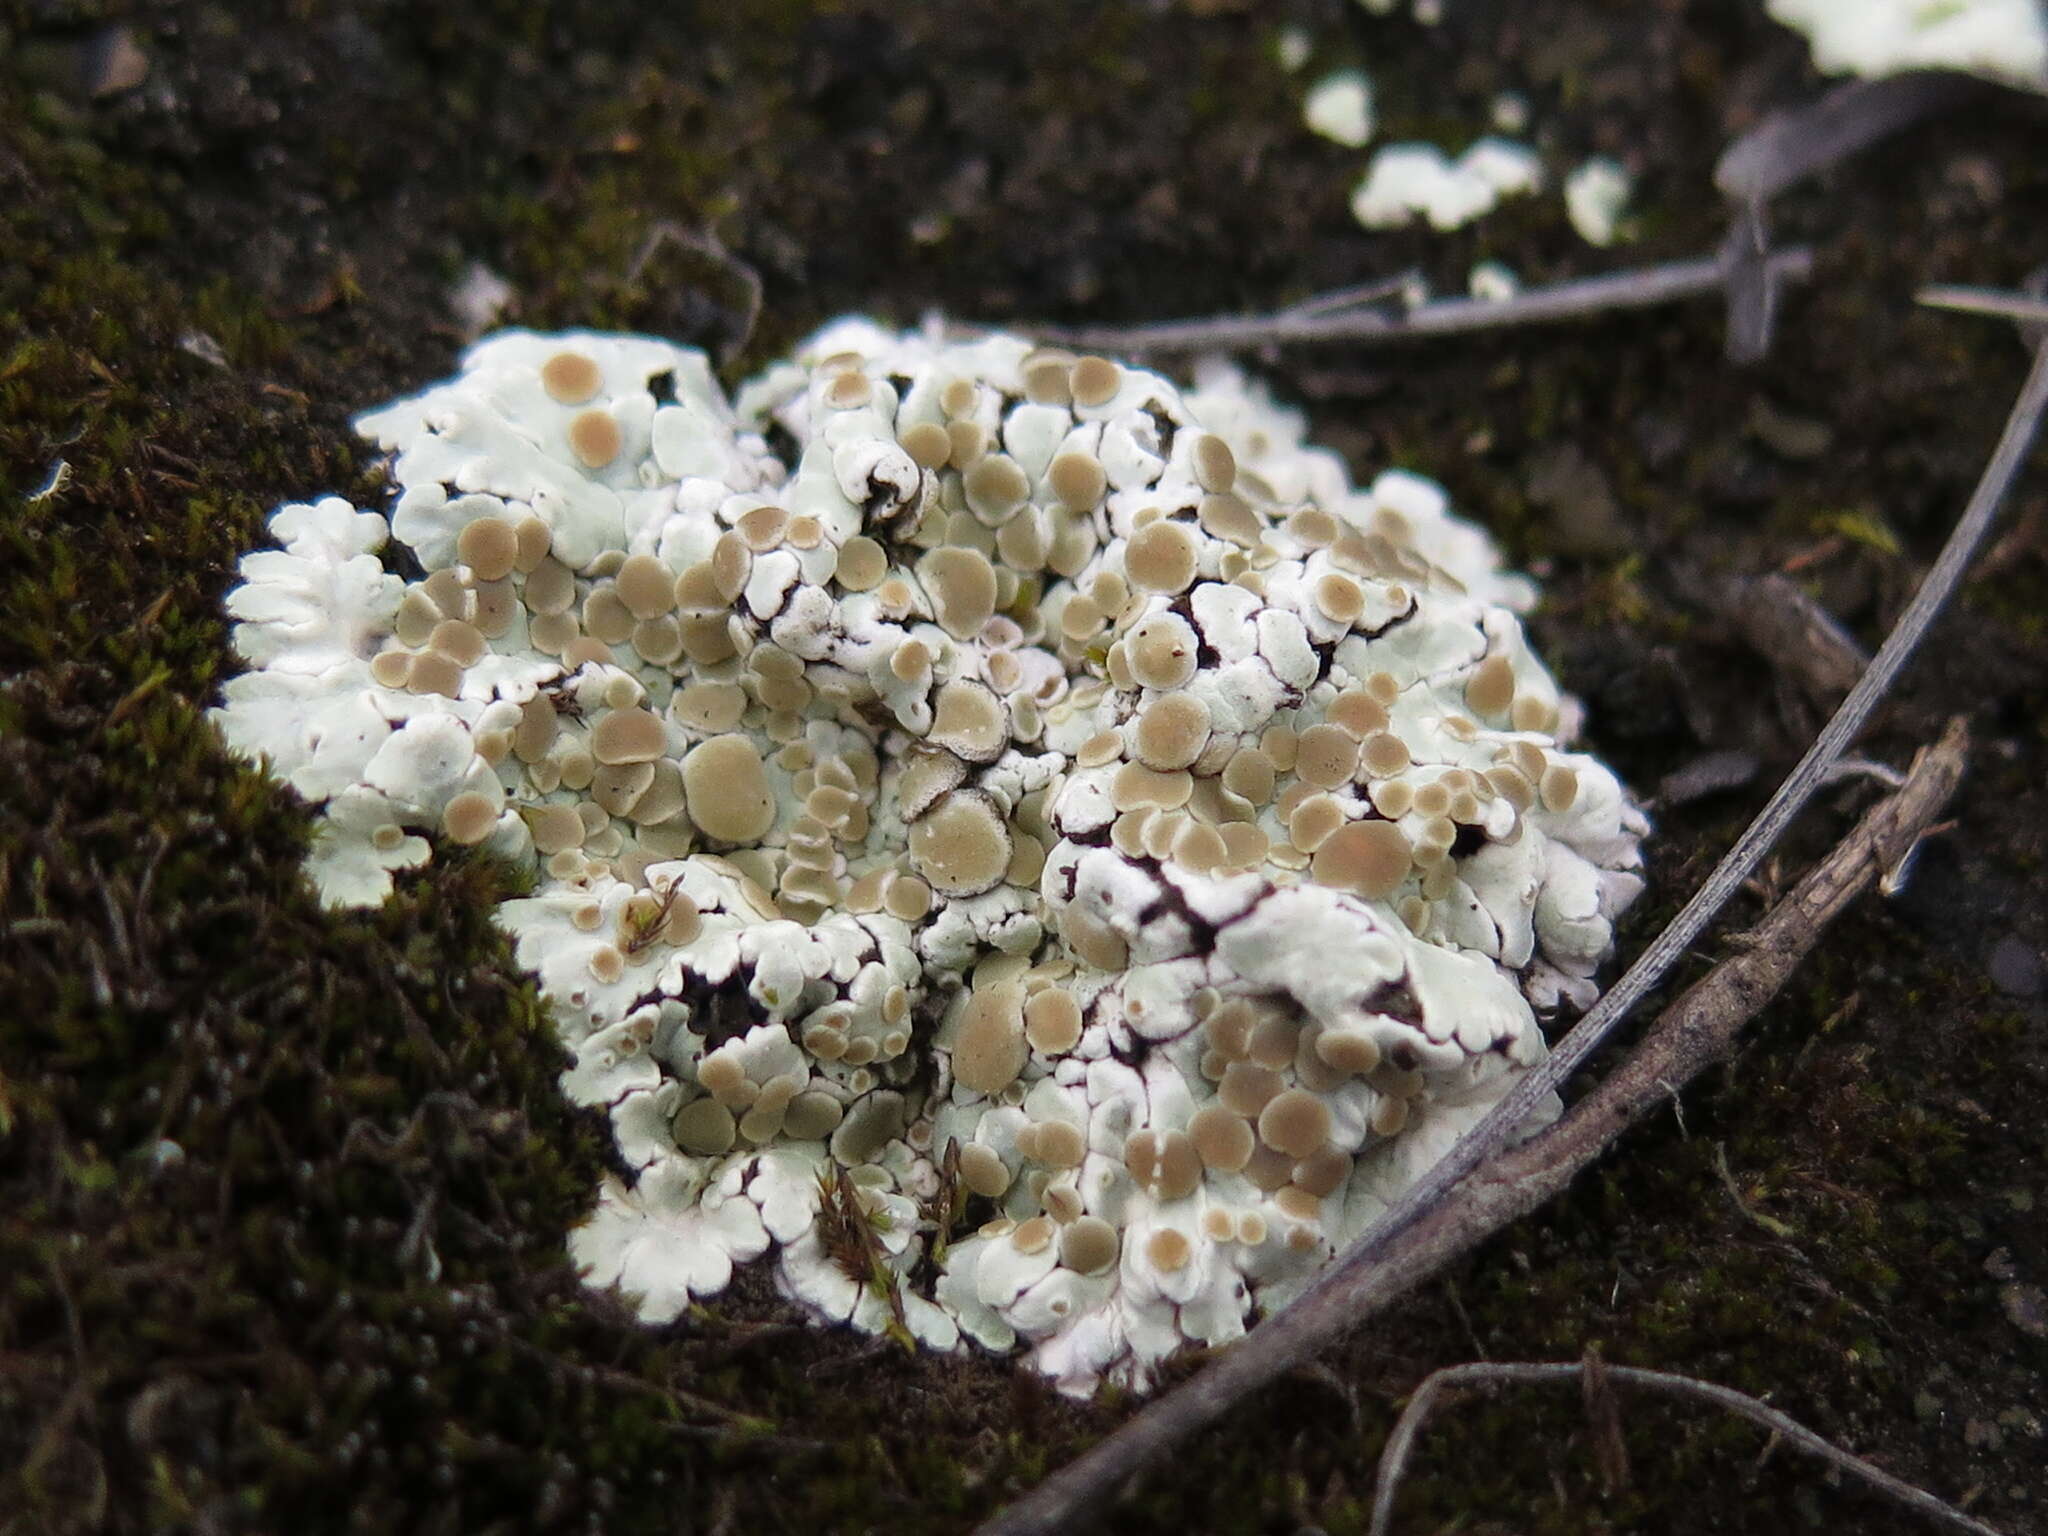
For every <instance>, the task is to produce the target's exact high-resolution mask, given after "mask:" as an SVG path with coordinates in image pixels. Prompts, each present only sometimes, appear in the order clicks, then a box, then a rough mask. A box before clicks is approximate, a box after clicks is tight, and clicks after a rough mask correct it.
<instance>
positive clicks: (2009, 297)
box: [1913, 283, 2048, 322]
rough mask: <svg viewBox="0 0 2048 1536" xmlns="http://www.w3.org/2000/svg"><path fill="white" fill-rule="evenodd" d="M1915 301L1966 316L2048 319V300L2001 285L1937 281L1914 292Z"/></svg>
mask: <svg viewBox="0 0 2048 1536" xmlns="http://www.w3.org/2000/svg"><path fill="white" fill-rule="evenodd" d="M1913 302H1914V303H1916V304H1924V305H1926V306H1927V307H1928V308H1929V309H1949V310H1954V311H1956V312H1957V313H1959V314H1965V315H1996V316H1998V317H1999V318H2000V319H2004V320H2016V321H2022V322H2040V321H2044V320H2048V299H2043V298H2035V297H2032V296H2030V295H2027V294H2024V293H2008V292H2006V291H2004V290H2002V289H1998V288H1965V287H1961V286H1958V285H1955V284H1949V283H1936V284H1933V285H1932V286H1930V287H1926V288H1922V289H1921V290H1920V291H1919V292H1918V293H1916V294H1914V295H1913Z"/></svg>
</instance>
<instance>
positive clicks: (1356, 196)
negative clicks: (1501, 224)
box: [1351, 135, 1543, 229]
mask: <svg viewBox="0 0 2048 1536" xmlns="http://www.w3.org/2000/svg"><path fill="white" fill-rule="evenodd" d="M1542 185H1543V162H1542V160H1541V159H1540V158H1539V157H1538V156H1537V154H1536V152H1535V151H1534V150H1533V149H1531V148H1530V147H1529V146H1528V145H1526V144H1520V143H1517V142H1516V141H1514V140H1512V139H1504V138H1498V137H1494V136H1492V135H1489V136H1487V137H1485V138H1482V139H1479V140H1477V141H1476V142H1474V143H1473V144H1472V146H1471V147H1470V148H1468V149H1467V150H1466V151H1465V152H1464V153H1463V154H1462V155H1460V156H1459V157H1458V158H1457V159H1456V160H1453V159H1451V158H1450V157H1449V156H1448V155H1446V154H1445V153H1444V152H1443V151H1442V150H1441V149H1438V148H1437V147H1436V146H1435V145H1434V144H1389V145H1387V146H1386V147H1385V148H1383V149H1381V150H1380V151H1379V152H1378V153H1377V154H1375V155H1374V156H1373V158H1372V164H1371V165H1369V166H1367V167H1366V172H1365V177H1364V179H1363V180H1361V181H1360V182H1359V183H1358V185H1357V187H1356V188H1355V189H1354V190H1353V191H1352V194H1351V214H1352V217H1353V218H1355V219H1357V220H1358V222H1359V223H1360V224H1363V225H1364V226H1365V227H1366V228H1367V229H1390V228H1396V227H1398V226H1400V225H1403V224H1406V223H1409V222H1410V221H1411V220H1412V219H1414V218H1415V216H1416V215H1418V214H1420V215H1421V216H1422V217H1424V218H1426V219H1428V220H1429V222H1430V224H1431V225H1432V226H1433V227H1434V228H1437V229H1456V228H1458V227H1459V226H1460V225H1462V224H1469V223H1471V222H1472V221H1473V220H1474V219H1476V218H1479V217H1481V216H1482V215H1484V214H1487V213H1491V212H1492V211H1493V210H1494V208H1495V207H1497V206H1498V205H1499V203H1500V200H1501V199H1502V198H1503V197H1510V196H1515V195H1518V194H1521V193H1526V192H1534V191H1535V190H1537V189H1538V188H1539V187H1541V186H1542Z"/></svg>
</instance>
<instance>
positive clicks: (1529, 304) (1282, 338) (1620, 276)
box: [1032, 249, 1813, 353]
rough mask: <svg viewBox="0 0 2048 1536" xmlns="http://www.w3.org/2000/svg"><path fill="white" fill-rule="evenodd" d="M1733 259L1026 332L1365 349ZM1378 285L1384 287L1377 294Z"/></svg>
mask: <svg viewBox="0 0 2048 1536" xmlns="http://www.w3.org/2000/svg"><path fill="white" fill-rule="evenodd" d="M1760 259H1761V261H1762V263H1763V265H1764V268H1765V269H1766V271H1767V273H1768V276H1769V280H1770V281H1771V282H1772V283H1773V284H1779V283H1783V282H1787V281H1790V280H1793V279H1796V278H1801V277H1804V276H1805V275H1806V274H1807V272H1808V271H1809V270H1811V268H1812V265H1813V254H1812V252H1810V251H1807V250H1804V249H1798V250H1787V251H1770V252H1766V253H1764V254H1763V255H1762V257H1761V258H1760ZM1732 260H1733V258H1732V257H1731V256H1730V255H1729V254H1728V253H1726V252H1724V253H1722V254H1719V255H1714V256H1708V257H1702V258H1699V259H1697V260H1693V261H1672V262H1665V263H1663V264H1662V265H1659V266H1652V267H1639V268H1635V269H1633V270H1630V271H1626V272H1610V273H1606V274H1604V275H1602V276H1600V277H1582V278H1575V279H1572V280H1571V281H1569V282H1562V283H1553V284H1550V285H1549V286H1547V287H1542V288H1525V289H1524V290H1523V291H1522V292H1520V293H1518V294H1515V295H1514V296H1513V297H1511V298H1505V299H1432V300H1429V301H1427V302H1425V303H1421V304H1417V305H1414V306H1413V307H1410V308H1406V309H1394V310H1388V309H1384V308H1369V307H1362V306H1361V305H1360V304H1359V303H1357V302H1354V301H1355V300H1356V299H1357V298H1358V294H1357V293H1356V292H1352V293H1348V294H1345V295H1337V296H1333V297H1334V298H1339V299H1343V300H1344V301H1345V302H1342V303H1333V302H1329V301H1327V300H1322V299H1311V300H1307V301H1305V302H1303V303H1301V304H1297V305H1294V306H1292V307H1290V308H1288V309H1283V310H1279V311H1277V312H1275V313H1273V314H1269V315H1228V316H1222V317H1219V318H1216V319H1209V320H1169V321H1164V322H1161V323H1159V324H1156V325H1131V326H1078V327H1072V328H1063V327H1060V326H1034V327H1032V331H1033V334H1035V335H1037V336H1041V337H1043V338H1044V339H1045V340H1047V341H1058V342H1062V343H1065V344H1066V345H1069V346H1076V347H1105V348H1113V349H1115V350H1117V351H1121V352H1139V353H1142V352H1193V351H1201V350H1204V349H1207V348H1212V347H1255V346H1267V345H1278V344H1291V343H1303V344H1316V343H1329V342H1344V343H1346V344H1348V345H1351V346H1363V345H1368V344H1371V343H1375V342H1387V341H1407V340H1411V339H1413V338H1416V337H1422V336H1452V335H1458V334H1461V333H1465V332H1470V331H1490V330H1501V329H1505V328H1507V327H1510V326H1521V325H1551V324H1556V323H1558V322H1560V321H1566V320H1589V319H1596V318H1598V317H1600V316H1602V315H1607V314H1613V313H1616V312H1618V311H1621V310H1629V309H1646V308H1649V307H1651V306H1653V305H1658V304H1669V303H1672V302H1674V301H1675V300H1678V299H1686V298H1692V297H1695V296H1697V295H1699V294H1703V293H1714V292H1718V291H1721V290H1722V289H1724V288H1726V287H1727V285H1728V281H1729V274H1730V270H1731V261H1732ZM1383 286H1391V285H1375V288H1378V287H1383ZM1368 291H1372V290H1368Z"/></svg>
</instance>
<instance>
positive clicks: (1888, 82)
mask: <svg viewBox="0 0 2048 1536" xmlns="http://www.w3.org/2000/svg"><path fill="white" fill-rule="evenodd" d="M1989 90H1990V88H1989V87H1988V86H1987V85H1985V84H1984V82H1982V81H1980V80H1973V79H1971V78H1970V77H1969V76H1968V75H1958V74H1950V73H1946V72H1943V71H1938V70H1923V71H1917V72H1914V73H1911V74H1904V75H1888V76H1886V77H1885V78H1883V79H1881V80H1852V81H1850V82H1849V83H1848V84H1846V85H1838V86H1836V87H1834V89H1832V90H1830V91H1829V92H1828V93H1827V94H1826V95H1824V96H1822V97H1821V98H1820V99H1819V100H1818V101H1813V102H1808V103H1807V104H1806V105H1805V106H1801V107H1794V108H1792V109H1791V110H1790V111H1786V112H1773V113H1772V114H1771V115H1770V116H1769V117H1767V118H1765V119H1764V121H1763V122H1762V123H1760V124H1758V125H1757V126H1756V127H1754V128H1752V129H1750V130H1749V131H1748V132H1747V133H1745V134H1743V135H1742V137H1741V138H1739V139H1737V140H1736V141H1735V142H1734V143H1733V144H1731V145H1729V146H1728V148H1727V149H1726V150H1725V151H1723V153H1722V155H1721V158H1720V160H1719V161H1718V162H1717V163H1716V164H1715V166H1714V185H1715V186H1716V187H1718V188H1720V190H1721V192H1722V195H1724V196H1725V197H1727V198H1728V199H1729V201H1731V202H1735V203H1747V204H1751V205H1757V204H1761V203H1763V202H1765V201H1767V200H1769V199H1770V198H1773V197H1776V196H1777V195H1778V194H1779V193H1780V192H1783V191H1784V190H1785V189H1786V188H1787V187H1790V186H1792V185H1793V184H1794V183H1796V182H1800V181H1803V180H1805V179H1806V178H1807V177H1808V176H1811V175H1813V174H1814V173H1815V172H1816V171H1823V170H1826V169H1828V168H1829V167H1830V166H1834V165H1838V164H1840V163H1841V162H1842V161H1844V160H1847V159H1849V158H1850V157H1852V156H1854V155H1859V154H1861V153H1862V152H1863V151H1864V150H1866V149H1869V148H1870V147H1871V146H1873V145H1875V144H1877V143H1879V142H1881V141H1882V140H1884V139H1887V138H1890V137H1891V136H1892V135H1893V134H1895V133H1898V132H1900V131H1901V130H1902V129H1906V128H1910V127H1911V126H1912V125H1913V124H1915V123H1917V122H1919V121H1921V120H1922V119H1923V118H1928V117H1932V116H1934V115H1936V114H1937V113H1941V112H1948V111H1953V110H1954V109H1955V108H1957V107H1959V106H1962V105H1964V104H1966V103H1968V102H1971V101H1974V100H1976V99H1977V98H1978V97H1980V96H1983V95H1988V94H1989Z"/></svg>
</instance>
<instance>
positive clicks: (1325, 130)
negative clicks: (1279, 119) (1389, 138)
mask: <svg viewBox="0 0 2048 1536" xmlns="http://www.w3.org/2000/svg"><path fill="white" fill-rule="evenodd" d="M1301 117H1302V121H1303V122H1305V123H1307V124H1308V126H1309V128H1310V130H1311V131H1312V132H1315V133H1319V134H1321V135H1322V136H1323V137H1324V138H1326V139H1329V140H1330V141H1331V142H1332V143H1336V144H1342V145H1343V146H1344V147H1345V148H1347V149H1359V148H1362V147H1363V146H1364V145H1365V144H1366V142H1367V141H1368V140H1370V139H1371V138H1372V132H1373V113H1372V82H1371V81H1370V80H1368V79H1367V78H1366V77H1365V75H1364V73H1363V72H1362V71H1359V70H1355V69H1348V70H1345V71H1343V72H1341V73H1339V74H1334V75H1328V76H1325V77H1324V78H1323V79H1321V80H1318V81H1317V82H1316V83H1315V84H1314V85H1313V86H1311V87H1310V88H1309V93H1308V95H1307V96H1306V97H1305V98H1303V101H1302V104H1301Z"/></svg>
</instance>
